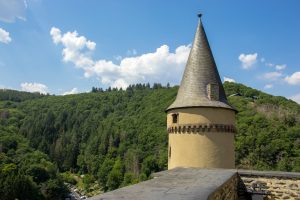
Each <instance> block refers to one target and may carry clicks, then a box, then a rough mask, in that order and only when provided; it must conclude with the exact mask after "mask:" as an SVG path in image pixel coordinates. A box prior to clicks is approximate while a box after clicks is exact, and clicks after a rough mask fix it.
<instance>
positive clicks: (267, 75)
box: [263, 72, 282, 81]
mask: <svg viewBox="0 0 300 200" xmlns="http://www.w3.org/2000/svg"><path fill="white" fill-rule="evenodd" d="M281 76H282V73H281V72H268V73H265V74H264V75H263V78H264V79H266V80H269V81H275V80H277V79H278V78H280V77H281Z"/></svg>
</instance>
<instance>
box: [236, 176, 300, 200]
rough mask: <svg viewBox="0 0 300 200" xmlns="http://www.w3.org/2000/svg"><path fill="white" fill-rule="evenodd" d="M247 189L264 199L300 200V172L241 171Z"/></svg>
mask: <svg viewBox="0 0 300 200" xmlns="http://www.w3.org/2000/svg"><path fill="white" fill-rule="evenodd" d="M239 174H240V176H241V179H242V181H243V182H244V184H245V185H246V187H247V191H250V192H252V193H253V194H265V195H264V196H265V197H264V199H270V200H273V199H292V200H300V173H287V172H263V171H239Z"/></svg>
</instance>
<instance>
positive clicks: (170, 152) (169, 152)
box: [169, 147, 171, 158]
mask: <svg viewBox="0 0 300 200" xmlns="http://www.w3.org/2000/svg"><path fill="white" fill-rule="evenodd" d="M169 158H171V147H169Z"/></svg>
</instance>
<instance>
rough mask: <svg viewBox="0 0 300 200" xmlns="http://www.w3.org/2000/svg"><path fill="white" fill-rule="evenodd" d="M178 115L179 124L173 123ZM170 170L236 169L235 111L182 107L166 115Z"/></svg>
mask: <svg viewBox="0 0 300 200" xmlns="http://www.w3.org/2000/svg"><path fill="white" fill-rule="evenodd" d="M174 115H177V123H173V118H174ZM167 127H168V133H169V148H168V151H169V152H168V169H172V168H175V167H200V168H234V167H235V164H234V160H235V154H234V133H235V111H234V110H230V109H224V108H214V107H198V108H179V109H172V110H169V111H168V113H167Z"/></svg>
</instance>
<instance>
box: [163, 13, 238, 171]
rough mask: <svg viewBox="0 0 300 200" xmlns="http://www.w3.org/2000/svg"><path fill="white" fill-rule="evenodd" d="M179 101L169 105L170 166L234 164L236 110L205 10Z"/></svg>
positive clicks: (189, 59) (225, 165)
mask: <svg viewBox="0 0 300 200" xmlns="http://www.w3.org/2000/svg"><path fill="white" fill-rule="evenodd" d="M198 16H199V23H198V27H197V30H196V34H195V38H194V42H193V46H192V49H191V52H190V55H189V58H188V61H187V64H186V67H185V71H184V74H183V77H182V80H181V84H180V87H179V90H178V93H177V97H176V99H175V101H174V102H173V103H172V104H171V105H170V106H169V107H168V108H167V110H166V112H167V130H168V134H169V147H168V169H172V168H175V167H201V168H234V167H235V165H234V158H235V155H234V133H235V130H236V129H235V114H236V112H237V111H236V110H235V108H233V107H232V106H231V105H230V104H229V103H228V102H227V98H226V95H225V92H224V88H223V85H222V82H221V79H220V76H219V73H218V69H217V66H216V64H215V61H214V58H213V55H212V52H211V49H210V46H209V43H208V40H207V37H206V34H205V31H204V28H203V24H202V21H201V14H199V15H198Z"/></svg>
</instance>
